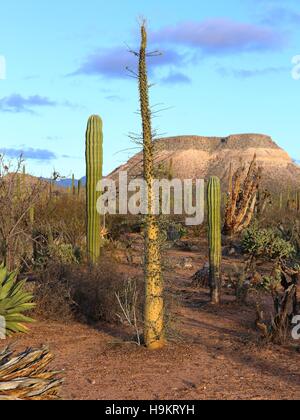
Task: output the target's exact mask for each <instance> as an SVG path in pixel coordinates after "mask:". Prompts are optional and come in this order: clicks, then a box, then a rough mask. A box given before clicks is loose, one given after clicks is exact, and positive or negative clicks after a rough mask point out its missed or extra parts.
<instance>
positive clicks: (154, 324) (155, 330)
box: [139, 24, 165, 350]
mask: <svg viewBox="0 0 300 420" xmlns="http://www.w3.org/2000/svg"><path fill="white" fill-rule="evenodd" d="M146 51H147V31H146V26H145V24H142V26H141V48H140V54H139V93H140V106H141V115H142V124H143V146H144V179H145V180H146V182H147V187H148V193H147V194H148V196H147V198H148V215H147V216H146V228H145V229H146V231H145V283H146V284H145V288H146V300H145V314H144V339H145V344H146V346H147V347H148V348H149V349H152V350H155V349H159V348H161V347H163V346H164V345H165V334H164V301H163V278H162V269H161V251H160V241H159V237H160V232H159V224H158V220H157V216H154V215H153V214H152V203H153V198H154V191H153V180H154V163H153V161H154V159H153V157H154V156H153V155H154V146H153V137H152V127H151V110H150V105H149V85H148V76H147V63H146V59H147V52H146Z"/></svg>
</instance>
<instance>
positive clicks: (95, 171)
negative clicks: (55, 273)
mask: <svg viewBox="0 0 300 420" xmlns="http://www.w3.org/2000/svg"><path fill="white" fill-rule="evenodd" d="M102 167H103V132H102V120H101V118H100V117H99V116H97V115H93V116H91V117H90V118H89V121H88V124H87V130H86V219H87V255H88V258H89V260H90V262H92V263H96V262H97V261H98V259H99V257H100V247H101V235H100V228H101V226H100V222H101V221H100V215H99V214H98V212H97V199H98V197H99V195H100V193H99V192H97V184H98V182H99V181H101V180H102Z"/></svg>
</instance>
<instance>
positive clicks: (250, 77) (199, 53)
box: [0, 0, 300, 177]
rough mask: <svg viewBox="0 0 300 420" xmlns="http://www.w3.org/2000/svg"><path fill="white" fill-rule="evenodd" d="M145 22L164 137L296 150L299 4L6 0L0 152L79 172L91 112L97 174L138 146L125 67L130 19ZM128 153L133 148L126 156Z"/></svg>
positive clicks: (0, 34)
mask: <svg viewBox="0 0 300 420" xmlns="http://www.w3.org/2000/svg"><path fill="white" fill-rule="evenodd" d="M140 16H144V17H145V18H146V19H147V21H148V28H149V36H150V40H151V47H150V49H151V48H152V49H157V48H158V49H160V50H161V51H162V53H163V56H162V57H156V58H152V59H151V61H150V62H149V72H150V78H151V81H153V82H155V83H156V85H155V87H154V88H153V89H152V91H151V102H152V104H159V103H161V104H163V105H162V106H161V107H162V108H167V110H165V111H164V112H162V113H161V114H160V115H159V118H157V119H155V120H154V125H155V127H157V128H158V131H159V132H161V133H163V134H165V135H183V134H196V135H212V136H214V135H220V136H225V135H229V134H233V133H244V132H256V133H264V134H269V135H271V136H272V137H273V138H274V140H276V141H277V142H278V144H279V145H280V146H282V147H284V148H285V149H286V150H287V151H288V152H289V153H290V154H291V155H292V156H293V157H294V158H296V159H297V158H298V159H299V158H300V154H299V151H300V150H299V131H300V118H299V94H300V80H298V81H297V80H294V79H293V77H292V74H291V72H292V68H293V65H292V58H293V57H294V56H296V55H300V31H299V24H300V4H299V1H298V0H295V1H294V0H242V1H241V0H227V1H224V0H211V1H210V2H204V1H203V2H202V1H199V0H186V1H185V2H183V1H182V0H163V1H161V0H151V1H149V0H111V1H110V2H107V1H102V0H85V1H82V0H72V1H71V0H52V1H51V2H46V1H39V0H26V1H20V0H10V2H5V3H4V4H2V7H1V25H0V55H1V56H4V57H5V60H6V79H5V80H0V136H1V142H0V150H1V151H2V152H5V154H6V155H7V156H8V157H13V156H16V155H18V154H19V153H20V152H21V151H23V152H24V155H25V156H26V157H27V164H26V166H27V169H28V171H29V172H31V173H33V174H35V175H38V176H39V175H42V176H49V175H50V174H51V172H52V171H53V169H56V170H58V171H59V172H60V173H61V174H62V175H65V176H70V175H71V174H72V173H75V175H76V177H81V176H83V175H84V172H85V162H84V134H85V127H86V122H87V119H88V117H89V115H91V114H99V115H101V117H102V118H103V122H104V136H105V140H104V171H105V173H108V172H109V171H111V170H113V169H114V168H115V167H116V166H118V165H120V164H121V163H123V162H124V161H126V160H127V158H128V157H129V156H130V155H132V154H133V153H134V152H135V151H136V150H135V149H134V147H135V146H134V145H133V144H132V143H131V141H130V139H129V137H128V133H129V132H139V131H140V121H139V117H138V115H137V114H136V113H135V111H136V110H137V108H138V94H137V86H136V81H135V80H134V79H132V78H130V77H129V75H128V73H127V72H126V69H125V68H126V66H127V65H129V66H130V67H131V68H133V69H134V65H135V64H134V56H132V55H130V54H129V53H127V49H128V46H129V47H130V48H132V49H136V48H137V45H138V41H139V32H138V19H139V17H140ZM129 149H130V150H129Z"/></svg>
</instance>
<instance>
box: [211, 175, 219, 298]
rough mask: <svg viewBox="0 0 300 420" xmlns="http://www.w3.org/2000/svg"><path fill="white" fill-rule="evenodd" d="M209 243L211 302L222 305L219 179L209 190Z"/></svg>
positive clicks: (212, 181) (215, 179) (216, 179)
mask: <svg viewBox="0 0 300 420" xmlns="http://www.w3.org/2000/svg"><path fill="white" fill-rule="evenodd" d="M207 201H208V241H209V283H210V291H211V301H212V303H213V304H219V303H220V289H221V260H222V239H221V229H222V228H221V185H220V180H219V178H217V177H211V178H210V180H209V183H208V189H207Z"/></svg>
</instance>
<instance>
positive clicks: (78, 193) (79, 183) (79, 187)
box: [77, 179, 81, 197]
mask: <svg viewBox="0 0 300 420" xmlns="http://www.w3.org/2000/svg"><path fill="white" fill-rule="evenodd" d="M80 192H81V179H79V180H78V184H77V195H78V197H80Z"/></svg>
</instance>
